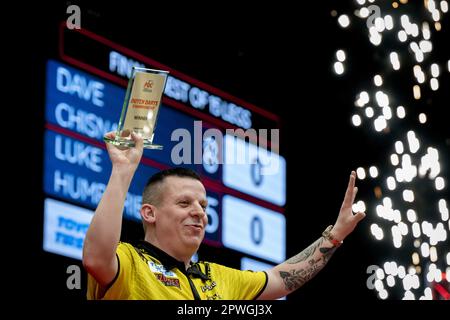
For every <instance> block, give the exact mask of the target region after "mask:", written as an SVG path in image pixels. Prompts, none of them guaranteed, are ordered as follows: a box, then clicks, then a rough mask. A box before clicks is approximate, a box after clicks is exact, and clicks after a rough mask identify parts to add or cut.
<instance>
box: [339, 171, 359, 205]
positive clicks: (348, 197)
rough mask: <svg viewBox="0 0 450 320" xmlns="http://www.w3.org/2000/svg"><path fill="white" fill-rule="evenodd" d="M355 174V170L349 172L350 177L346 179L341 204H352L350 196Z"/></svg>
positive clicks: (351, 195)
mask: <svg viewBox="0 0 450 320" xmlns="http://www.w3.org/2000/svg"><path fill="white" fill-rule="evenodd" d="M355 176H356V172H355V171H352V173H351V174H350V179H349V181H348V186H347V191H346V192H345V197H344V202H343V203H342V205H343V206H351V205H352V202H351V201H352V198H353V188H354V186H355Z"/></svg>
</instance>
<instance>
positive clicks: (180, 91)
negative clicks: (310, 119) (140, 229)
mask: <svg viewBox="0 0 450 320" xmlns="http://www.w3.org/2000/svg"><path fill="white" fill-rule="evenodd" d="M93 52H95V54H92V53H93ZM132 66H141V67H147V68H157V69H163V70H168V71H170V74H169V77H168V80H167V85H166V88H165V92H164V96H163V100H162V105H161V108H160V112H159V116H158V117H159V118H158V123H157V127H156V131H155V138H154V142H155V143H157V144H161V145H163V146H164V149H163V150H162V151H155V150H145V151H144V155H143V158H142V161H141V164H140V165H139V167H138V169H137V172H136V174H135V176H134V179H133V181H132V184H131V187H130V189H129V192H128V195H127V198H126V202H125V208H124V213H123V214H124V218H125V219H129V220H134V221H136V223H139V222H140V215H139V209H140V206H141V201H142V196H141V193H142V190H143V188H144V186H145V184H146V182H147V180H148V179H149V177H151V176H152V175H153V174H155V173H156V172H158V171H159V170H161V169H165V168H170V167H174V166H178V165H181V166H184V167H189V168H192V169H194V170H196V171H197V172H198V173H199V174H200V175H201V177H202V181H203V182H204V185H205V187H206V190H207V197H208V208H207V214H208V220H209V222H208V226H207V228H206V235H205V240H204V245H206V246H213V247H221V248H226V249H227V250H231V251H232V252H236V254H240V255H241V256H242V264H241V266H242V268H247V266H254V265H258V263H259V264H262V265H264V266H270V265H275V264H278V263H280V262H282V261H284V260H285V254H286V252H285V251H286V248H285V242H286V219H285V215H284V206H285V204H286V162H285V159H284V158H283V157H282V156H281V155H279V153H278V152H277V150H276V149H277V144H278V140H279V139H274V137H277V136H274V135H271V133H270V132H269V133H268V134H265V136H266V137H268V139H265V140H264V139H261V137H264V129H265V130H266V131H272V132H273V129H279V119H278V117H277V116H276V115H274V114H271V113H269V112H267V111H265V110H263V109H260V108H258V107H256V106H254V105H251V104H249V103H247V102H245V101H242V100H240V99H238V98H236V97H233V96H231V95H229V94H227V93H225V92H223V91H221V90H219V89H217V88H214V87H212V86H210V85H208V84H205V83H203V82H200V81H198V80H196V79H193V78H190V77H189V76H187V75H185V74H182V73H181V72H178V71H176V70H174V69H172V68H170V67H169V66H165V65H162V64H161V63H159V62H157V61H154V60H152V59H151V58H149V57H146V56H144V55H142V54H139V53H137V52H134V51H132V50H130V49H128V48H124V47H122V46H120V45H118V44H116V43H114V42H112V41H110V40H108V39H105V38H103V37H100V36H98V35H96V34H94V33H92V32H90V31H87V30H84V29H81V30H67V29H66V28H64V27H63V26H62V27H61V29H60V43H59V59H55V60H48V62H47V69H46V102H45V115H46V116H45V119H46V124H45V147H44V148H45V150H44V186H43V187H44V192H45V195H46V197H45V200H44V237H43V239H44V241H43V248H44V250H46V251H48V252H52V253H55V254H58V255H63V256H67V257H71V258H75V259H81V250H82V245H83V240H84V236H85V234H86V231H87V228H88V226H89V223H90V220H91V218H92V215H93V212H94V210H95V208H96V206H97V204H98V202H99V201H100V199H101V196H102V194H103V192H104V190H105V187H106V184H107V182H108V179H109V175H110V172H111V163H110V160H109V157H108V153H107V151H106V148H105V144H104V142H103V135H104V134H105V133H106V132H109V131H114V130H115V129H116V128H117V122H118V120H119V116H120V112H121V108H122V105H123V100H124V96H125V89H126V85H127V82H128V78H129V77H130V74H131V68H132ZM251 130H253V131H251ZM208 132H209V133H208ZM249 132H256V135H251V134H248V133H249ZM245 137H247V139H245ZM258 138H259V139H258ZM258 140H259V141H258ZM186 146H187V147H186ZM181 147H185V149H184V152H183V153H180V148H181ZM186 150H189V152H186ZM241 155H246V156H248V159H244V161H239V157H240V156H241ZM221 250H223V249H221ZM254 259H256V260H254ZM252 261H253V262H252Z"/></svg>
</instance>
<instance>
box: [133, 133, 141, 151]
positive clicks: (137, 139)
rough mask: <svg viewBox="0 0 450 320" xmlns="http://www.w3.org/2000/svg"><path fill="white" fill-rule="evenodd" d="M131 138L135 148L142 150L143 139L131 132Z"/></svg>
mask: <svg viewBox="0 0 450 320" xmlns="http://www.w3.org/2000/svg"><path fill="white" fill-rule="evenodd" d="M131 138H132V139H133V141H134V143H135V147H136V148H137V149H143V147H144V139H142V137H141V136H140V135H138V134H136V133H134V132H131Z"/></svg>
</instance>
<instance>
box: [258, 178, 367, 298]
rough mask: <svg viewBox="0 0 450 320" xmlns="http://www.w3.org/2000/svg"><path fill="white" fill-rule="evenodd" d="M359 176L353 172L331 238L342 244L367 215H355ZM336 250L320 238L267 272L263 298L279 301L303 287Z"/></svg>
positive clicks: (359, 213)
mask: <svg viewBox="0 0 450 320" xmlns="http://www.w3.org/2000/svg"><path fill="white" fill-rule="evenodd" d="M355 176H356V173H355V172H354V171H352V173H351V175H350V180H349V183H348V187H347V191H346V193H345V197H344V201H343V202H342V207H341V210H340V211H339V216H338V218H337V220H336V223H335V224H334V227H333V229H332V230H331V236H332V237H333V238H334V239H336V240H339V241H342V240H344V238H345V237H346V236H347V235H349V234H350V233H351V232H352V231H353V230H354V229H355V227H356V225H357V224H358V222H359V221H361V220H362V219H363V218H364V217H365V213H363V212H358V213H356V214H355V215H354V214H353V212H352V205H353V201H354V200H355V196H356V193H357V191H358V188H356V187H355ZM335 250H336V247H335V246H334V245H333V244H332V243H331V242H330V240H328V239H325V238H324V237H320V238H319V239H317V240H316V241H315V242H314V243H312V244H311V245H310V246H309V247H307V248H306V249H305V250H303V251H302V252H300V253H299V254H297V255H296V256H294V257H292V258H290V259H288V260H286V261H285V262H283V263H282V264H279V265H278V266H276V267H274V268H272V269H270V270H269V271H267V275H268V278H269V279H268V283H267V286H266V288H265V289H264V292H263V293H262V294H261V295H260V297H259V299H262V300H266V299H277V298H280V297H283V296H285V295H287V294H289V293H291V292H292V291H294V290H296V289H298V288H300V287H301V286H302V285H303V284H305V283H306V282H307V281H309V280H311V279H312V278H313V277H314V276H315V275H316V274H317V273H318V272H319V271H320V270H322V268H323V267H324V266H325V265H326V264H327V262H328V260H330V258H331V256H332V255H333V253H334V251H335Z"/></svg>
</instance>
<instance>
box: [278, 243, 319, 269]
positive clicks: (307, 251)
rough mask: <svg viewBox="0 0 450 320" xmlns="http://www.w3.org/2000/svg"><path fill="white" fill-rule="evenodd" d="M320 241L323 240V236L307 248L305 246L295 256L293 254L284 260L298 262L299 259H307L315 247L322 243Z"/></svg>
mask: <svg viewBox="0 0 450 320" xmlns="http://www.w3.org/2000/svg"><path fill="white" fill-rule="evenodd" d="M322 242H323V238H322V237H320V238H319V239H317V240H316V241H315V242H313V244H311V245H310V246H309V247H308V248H306V249H305V250H303V251H302V252H300V253H299V254H297V255H296V256H293V257H292V258H290V259H289V260H286V263H289V264H296V263H299V262H301V261H305V260H306V259H308V258H309V257H311V256H312V255H313V254H314V252H315V251H316V249H317V247H318V246H320V245H321V244H322Z"/></svg>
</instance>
